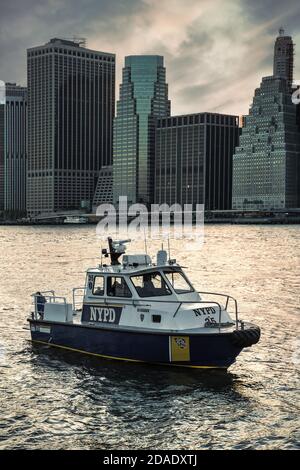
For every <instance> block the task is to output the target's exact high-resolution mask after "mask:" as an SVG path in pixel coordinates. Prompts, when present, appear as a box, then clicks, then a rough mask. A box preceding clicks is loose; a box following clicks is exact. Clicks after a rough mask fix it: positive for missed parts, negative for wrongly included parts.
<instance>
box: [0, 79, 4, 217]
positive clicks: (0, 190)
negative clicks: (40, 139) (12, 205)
mask: <svg viewBox="0 0 300 470" xmlns="http://www.w3.org/2000/svg"><path fill="white" fill-rule="evenodd" d="M4 114H5V83H4V82H3V81H2V80H0V211H1V212H2V211H3V210H4V135H5V132H4Z"/></svg>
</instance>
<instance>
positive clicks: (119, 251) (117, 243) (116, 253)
mask: <svg viewBox="0 0 300 470" xmlns="http://www.w3.org/2000/svg"><path fill="white" fill-rule="evenodd" d="M107 240H108V246H109V252H107V250H102V253H103V254H104V255H105V256H109V255H110V260H111V265H112V266H116V265H119V264H120V263H119V258H120V256H121V255H123V254H124V253H125V251H126V246H125V243H129V242H131V240H130V239H128V240H113V239H112V238H111V237H108V239H107Z"/></svg>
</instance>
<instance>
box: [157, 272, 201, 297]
mask: <svg viewBox="0 0 300 470" xmlns="http://www.w3.org/2000/svg"><path fill="white" fill-rule="evenodd" d="M164 274H165V276H166V278H167V279H168V281H169V283H170V284H171V286H172V287H173V289H174V291H175V292H176V294H186V293H188V292H193V291H194V289H193V288H192V286H191V284H190V283H189V282H188V281H187V279H186V278H185V277H184V275H183V273H181V272H179V271H165V270H164Z"/></svg>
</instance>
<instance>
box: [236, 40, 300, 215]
mask: <svg viewBox="0 0 300 470" xmlns="http://www.w3.org/2000/svg"><path fill="white" fill-rule="evenodd" d="M291 44H292V40H291V38H290V37H286V36H280V37H279V38H277V39H276V45H275V57H274V75H273V76H271V77H264V78H263V79H262V82H261V85H260V87H259V88H258V89H256V90H255V95H254V98H253V104H252V106H251V108H250V111H249V115H248V116H246V117H245V125H244V127H243V129H242V135H241V137H240V145H239V147H237V148H236V151H235V154H234V156H233V198H232V207H233V209H266V210H269V209H279V208H291V207H297V206H298V205H299V202H300V201H299V181H300V173H299V171H300V133H299V122H298V118H297V113H298V110H297V106H296V105H295V104H293V102H292V96H291V82H292V80H293V74H292V70H293V69H292V57H293V56H292V53H291ZM283 47H285V50H282V48H283Z"/></svg>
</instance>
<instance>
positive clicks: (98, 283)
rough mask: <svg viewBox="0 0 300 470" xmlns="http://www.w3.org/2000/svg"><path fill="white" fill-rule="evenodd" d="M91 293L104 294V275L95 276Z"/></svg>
mask: <svg viewBox="0 0 300 470" xmlns="http://www.w3.org/2000/svg"><path fill="white" fill-rule="evenodd" d="M93 295H104V277H103V276H95V278H94V287H93Z"/></svg>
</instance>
